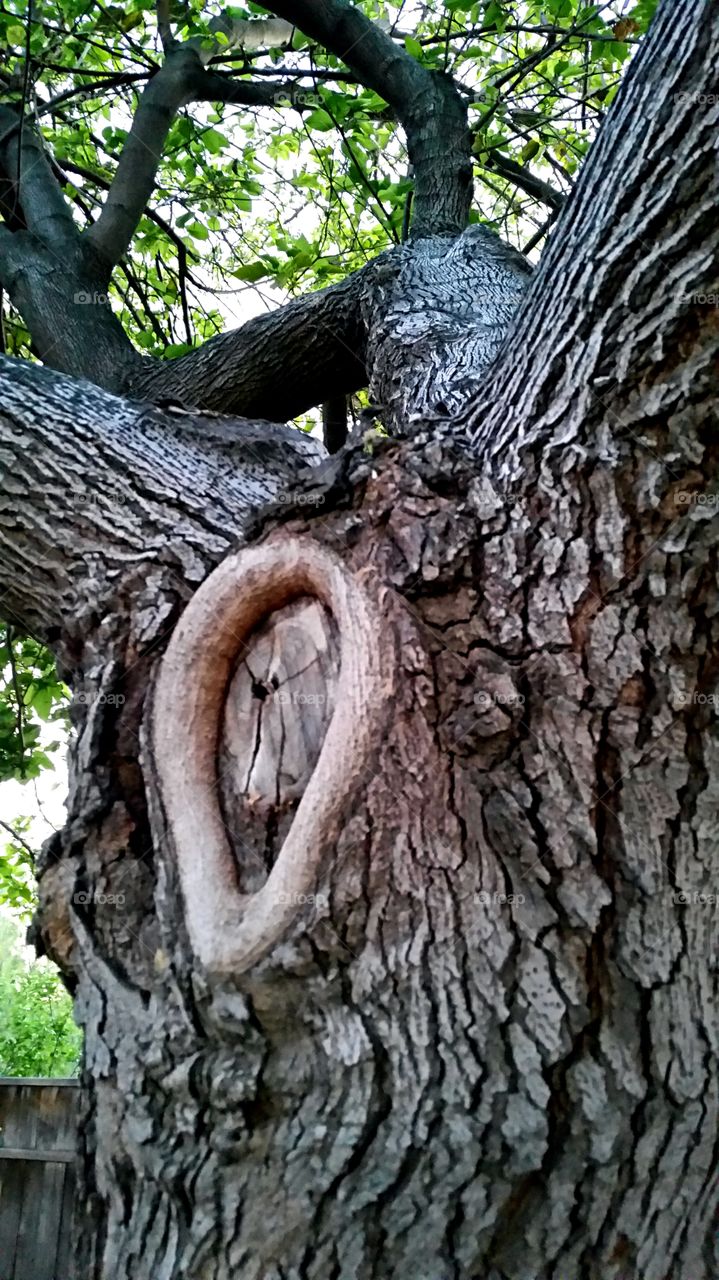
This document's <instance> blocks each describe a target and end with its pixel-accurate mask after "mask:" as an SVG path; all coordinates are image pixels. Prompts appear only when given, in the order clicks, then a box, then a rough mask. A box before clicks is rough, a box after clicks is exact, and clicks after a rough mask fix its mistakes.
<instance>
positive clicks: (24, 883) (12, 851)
mask: <svg viewBox="0 0 719 1280" xmlns="http://www.w3.org/2000/svg"><path fill="white" fill-rule="evenodd" d="M29 829H30V818H14V819H13V820H12V822H9V823H7V824H6V825H5V824H4V825H3V830H2V832H0V836H1V835H3V834H4V833H5V832H7V834H8V835H10V839H9V840H8V841H7V843H5V844H4V846H3V845H0V905H2V906H6V907H9V908H10V909H11V910H12V911H13V913H14V914H15V915H16V916H17V917H18V918H19V919H27V918H29V916H30V915H31V914H32V912H33V910H34V907H35V877H34V873H33V856H32V851H31V849H30V846H29V845H28V843H27V841H26V839H25V837H26V836H27V834H28V831H29ZM11 831H14V832H16V833H17V835H16V837H15V838H13V836H12V835H11Z"/></svg>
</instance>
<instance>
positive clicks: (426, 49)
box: [0, 0, 656, 356]
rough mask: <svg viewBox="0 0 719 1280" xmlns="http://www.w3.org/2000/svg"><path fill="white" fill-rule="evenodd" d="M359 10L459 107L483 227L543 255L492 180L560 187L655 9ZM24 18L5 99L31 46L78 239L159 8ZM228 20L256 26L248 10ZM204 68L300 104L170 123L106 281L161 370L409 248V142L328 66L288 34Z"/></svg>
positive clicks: (7, 65)
mask: <svg viewBox="0 0 719 1280" xmlns="http://www.w3.org/2000/svg"><path fill="white" fill-rule="evenodd" d="M356 2H357V3H359V4H360V6H361V7H362V8H363V9H364V11H365V12H366V13H367V15H368V16H370V17H372V18H374V19H382V20H383V22H384V23H385V26H386V27H388V28H389V30H390V31H391V32H392V34H393V37H394V38H395V40H396V42H397V46H398V48H399V49H401V50H403V51H404V52H406V53H408V54H409V55H410V56H411V57H413V58H416V59H417V60H418V61H420V62H422V64H423V65H424V66H426V67H427V68H430V69H432V70H434V71H438V72H450V73H451V74H452V75H453V76H454V78H455V80H456V82H457V84H458V85H459V87H460V90H461V92H462V93H464V95H465V96H466V99H467V101H468V103H469V105H470V107H471V111H470V117H471V126H472V133H473V152H474V157H475V205H476V213H475V216H477V217H480V218H481V219H482V220H484V221H486V222H488V223H489V224H490V225H493V226H495V227H496V228H497V229H499V230H500V231H501V232H502V233H503V234H504V235H505V236H506V237H507V238H509V239H510V240H512V241H513V242H514V243H516V244H518V245H519V246H520V247H522V246H523V245H525V244H526V243H527V241H528V238H530V237H531V238H532V239H535V238H536V240H537V243H541V238H542V235H543V234H544V232H545V231H546V229H547V226H548V223H549V220H550V210H549V209H547V208H546V207H545V206H544V205H542V204H540V203H538V202H537V200H536V199H535V198H534V197H532V196H528V195H527V194H525V192H524V191H523V190H522V188H521V186H517V185H515V183H514V182H512V181H510V180H508V179H507V177H506V176H504V175H503V174H502V171H501V161H502V158H503V157H504V158H508V159H510V160H513V161H515V162H516V163H517V164H519V165H521V166H526V167H527V168H528V169H530V171H531V172H532V173H534V174H536V176H538V177H541V178H542V179H543V180H544V181H545V182H546V181H549V182H551V183H553V184H554V185H555V186H556V187H558V188H559V189H560V190H562V191H564V192H567V191H569V189H570V188H571V184H572V182H573V180H574V178H575V175H576V173H577V169H578V167H579V165H580V164H581V161H582V159H583V157H584V156H585V154H586V151H587V148H588V146H589V145H590V142H591V139H592V137H593V136H594V134H595V132H596V129H597V127H598V125H599V124H600V122H601V119H602V117H603V115H604V113H605V112H606V109H607V107H608V106H609V104H610V102H611V101H612V98H613V97H614V95H615V93H616V89H617V85H618V84H619V81H620V78H621V75H622V72H623V70H624V68H625V67H626V64H627V61H628V59H629V58H630V56H631V54H632V52H633V51H634V48H635V46H636V44H637V42H638V41H639V40H640V39H641V37H642V35H643V33H644V32H645V30H646V28H647V25H648V22H649V20H650V18H651V15H652V13H653V11H654V8H655V7H656V0H639V2H638V3H635V4H632V2H631V0H609V2H608V3H602V4H586V3H582V2H581V0H482V2H480V0H475V2H474V3H472V2H471V0H436V2H435V3H433V4H431V5H422V6H415V5H411V6H408V5H405V4H400V3H397V2H395V3H387V4H380V3H376V2H375V0H356ZM32 12H33V21H32V23H31V24H30V26H29V29H28V3H27V0H9V2H8V3H6V4H5V5H3V7H2V11H1V12H0V63H2V78H1V79H0V96H8V97H10V98H12V97H14V98H15V99H17V96H18V92H19V86H21V85H22V80H23V73H24V68H25V44H26V39H27V36H28V31H29V42H30V52H31V64H30V76H31V80H32V81H33V82H34V86H35V92H36V94H37V102H38V113H39V114H38V117H37V118H38V121H39V123H40V125H41V127H42V128H43V129H44V131H45V136H46V138H47V141H48V143H49V145H50V146H51V148H52V151H53V153H54V157H55V159H56V161H57V162H58V164H59V166H60V167H61V169H62V171H63V172H64V174H65V177H66V183H65V191H66V194H67V196H68V198H69V199H70V200H71V202H72V203H73V207H74V209H75V213H76V216H77V220H78V223H79V224H81V225H86V224H87V223H88V222H89V221H90V220H92V219H93V218H94V216H95V213H96V210H97V208H98V205H99V203H100V202H101V201H102V200H103V199H104V196H105V193H106V189H107V186H108V183H109V182H110V181H111V179H112V176H113V173H114V170H115V166H116V162H117V158H118V155H119V153H120V151H121V149H122V145H123V142H124V140H125V137H126V135H127V131H128V129H129V127H130V124H131V121H132V116H133V112H134V110H135V108H136V105H137V101H138V96H139V94H140V93H141V92H142V90H143V88H144V85H145V84H146V83H147V78H148V76H149V75H150V74H151V72H152V70H153V68H154V67H156V66H157V62H158V60H161V58H162V50H161V47H160V43H159V38H158V31H157V18H156V6H155V4H154V3H145V2H144V0H130V3H128V4H124V5H107V6H98V5H87V4H86V3H85V0H52V3H50V0H34V4H33V10H32ZM213 12H216V7H213V6H212V5H208V4H205V3H203V0H190V2H189V3H183V4H182V5H180V4H179V3H173V4H172V5H171V14H172V18H173V22H174V24H175V34H176V35H177V36H178V37H179V38H180V39H186V38H188V37H191V36H196V37H199V38H201V39H202V40H204V41H209V40H210V39H212V38H213V37H212V35H211V31H210V27H209V25H208V23H209V19H210V17H211V16H212V13H213ZM232 12H233V15H234V16H236V17H239V18H243V17H244V18H248V17H254V16H266V13H265V11H263V10H262V9H261V8H260V6H258V5H254V4H246V5H238V6H235V7H234V8H233V10H232ZM418 15H420V16H419V17H418ZM214 67H215V69H217V70H220V71H222V72H225V73H226V72H232V73H233V74H235V75H244V76H249V77H250V78H251V77H252V76H254V77H255V78H256V79H257V80H260V79H261V80H262V82H263V83H267V82H268V79H270V80H271V79H272V78H276V79H277V81H279V82H284V83H286V82H287V78H288V76H290V75H291V76H292V77H293V80H294V83H295V84H297V85H298V86H299V87H301V88H302V90H303V93H302V101H301V102H299V103H298V104H297V105H296V106H291V105H290V103H289V99H288V98H287V96H286V95H284V96H283V95H282V94H278V97H277V101H276V105H275V106H273V107H266V108H261V109H260V108H257V109H254V108H252V109H251V108H247V107H242V106H230V105H219V106H217V108H213V107H212V106H211V105H206V104H196V105H193V106H189V107H187V108H186V109H184V110H183V111H182V112H181V113H180V114H179V116H178V117H177V119H176V120H175V122H174V124H173V126H172V129H171V132H170V136H169V139H168V143H167V146H166V149H165V155H164V158H163V161H162V164H161V166H160V169H159V172H158V177H157V185H156V190H155V194H154V197H153V200H152V202H151V208H150V209H149V210H148V211H147V214H146V216H145V217H143V219H142V221H141V223H140V226H139V228H138V231H137V234H136V236H135V240H134V244H133V248H132V252H131V253H130V254H129V255H128V258H127V261H126V263H125V265H124V267H123V268H122V269H121V270H120V271H118V272H117V273H116V277H115V280H114V282H113V285H112V298H113V305H114V307H115V309H116V311H117V313H118V314H119V316H120V319H121V320H122V322H123V324H124V325H125V327H126V329H127V330H128V332H129V333H130V335H131V336H132V338H133V341H134V342H135V343H136V344H137V345H138V346H139V347H140V348H141V349H142V350H144V351H146V352H148V353H152V354H154V355H167V356H175V355H178V354H181V353H182V352H183V351H185V350H187V349H188V347H189V346H191V345H194V344H196V343H199V342H201V341H203V340H204V339H206V338H207V337H209V336H211V335H212V334H213V333H215V332H217V331H218V330H220V329H223V328H226V327H227V322H228V317H230V319H231V317H232V316H233V315H234V314H235V313H236V312H237V313H238V319H239V318H242V316H243V315H245V314H247V304H248V301H251V302H252V307H253V310H258V309H262V307H263V306H264V305H266V304H267V303H268V302H269V301H272V302H274V301H276V300H278V299H279V298H281V297H282V296H283V295H285V296H286V295H288V294H289V295H292V294H295V293H298V292H302V291H306V290H307V289H312V288H317V287H319V286H321V285H324V284H328V283H330V282H332V281H333V280H336V279H338V278H340V277H341V276H343V275H344V274H345V273H346V272H347V271H348V270H351V269H353V268H354V267H357V266H359V265H361V264H362V263H363V262H365V261H366V260H367V259H368V258H369V257H372V256H374V255H375V254H376V253H378V252H379V251H380V250H382V249H383V248H385V247H386V246H387V245H388V244H390V243H393V242H395V241H397V240H398V239H400V238H401V235H402V228H403V222H404V218H405V211H406V206H407V201H408V193H409V191H410V188H411V176H410V175H409V173H408V168H407V157H406V153H405V147H404V141H403V138H402V135H401V131H400V130H399V128H398V125H397V122H396V120H395V119H394V117H393V114H392V112H391V111H390V110H389V108H388V107H387V104H386V103H385V102H383V100H382V99H381V98H380V97H378V95H377V94H376V93H374V92H372V91H370V90H368V89H365V88H363V87H362V86H361V85H358V84H356V83H355V82H354V80H353V77H352V76H351V75H350V74H349V73H348V72H347V71H346V70H345V69H344V68H343V67H342V65H341V63H340V62H339V61H338V59H337V58H335V57H334V56H332V55H331V54H328V53H327V52H325V51H324V50H323V49H321V48H319V47H316V46H313V45H311V43H310V42H309V41H308V40H306V39H305V38H304V37H302V36H301V34H300V33H298V32H295V34H294V37H293V39H292V41H291V44H290V46H289V47H283V48H267V49H260V50H257V51H254V52H247V53H241V52H238V50H237V49H234V50H233V49H232V48H230V47H229V46H226V42H225V43H224V44H222V43H221V44H220V45H219V46H217V48H216V56H215V58H214ZM535 229H536V235H533V232H535ZM268 291H269V292H268ZM252 293H254V294H256V295H257V298H255V299H252V298H251V296H250V295H251V294H252ZM6 328H7V332H8V343H9V347H10V349H11V351H13V352H17V353H18V354H27V353H28V350H29V348H28V335H27V332H26V330H25V327H24V325H23V324H22V322H21V320H20V319H19V317H17V316H16V315H15V314H14V313H13V314H10V315H9V316H7V317H6Z"/></svg>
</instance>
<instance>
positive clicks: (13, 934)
mask: <svg viewBox="0 0 719 1280" xmlns="http://www.w3.org/2000/svg"><path fill="white" fill-rule="evenodd" d="M21 933H22V931H21V928H20V926H19V924H18V923H16V922H15V921H12V920H9V919H0V957H2V958H1V959H0V1075H5V1076H69V1075H74V1074H76V1072H77V1069H78V1063H79V1059H80V1050H81V1044H82V1037H81V1033H80V1031H79V1029H78V1028H77V1027H76V1026H75V1023H74V1022H73V1018H72V1001H71V999H70V996H69V995H68V993H67V991H66V990H65V988H64V986H63V985H62V982H61V981H60V977H59V974H58V972H57V970H56V969H55V967H54V966H53V965H51V964H50V963H49V962H48V961H47V960H36V961H34V962H28V961H27V959H26V958H25V957H24V956H23V954H22V948H21V942H22V937H21Z"/></svg>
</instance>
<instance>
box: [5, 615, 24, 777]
mask: <svg viewBox="0 0 719 1280" xmlns="http://www.w3.org/2000/svg"><path fill="white" fill-rule="evenodd" d="M14 634H15V632H14V628H13V627H7V628H6V630H5V648H6V649H7V656H8V662H9V664H10V679H11V683H12V687H13V692H14V694H15V704H16V708H17V710H16V713H15V717H16V722H17V733H18V741H19V743H20V760H19V762H18V768H19V770H20V777H21V778H23V779H24V777H25V724H24V716H23V709H22V708H23V702H22V692H21V689H20V681H19V680H18V676H17V666H16V664H15V653H14V651H13V647H12V642H13V639H14Z"/></svg>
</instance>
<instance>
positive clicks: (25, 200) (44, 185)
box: [0, 104, 79, 250]
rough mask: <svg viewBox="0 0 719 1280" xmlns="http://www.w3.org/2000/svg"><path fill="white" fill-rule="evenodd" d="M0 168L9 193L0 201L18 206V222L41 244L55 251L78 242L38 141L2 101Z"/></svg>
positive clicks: (67, 210)
mask: <svg viewBox="0 0 719 1280" xmlns="http://www.w3.org/2000/svg"><path fill="white" fill-rule="evenodd" d="M21 130H22V148H21V147H20V134H21ZM18 164H19V165H20V190H19V193H18V191H17V172H18ZM0 170H2V177H3V178H4V185H5V186H6V188H7V190H8V191H9V192H10V195H9V196H6V197H5V199H4V203H5V204H8V205H9V207H13V205H17V206H19V208H20V210H21V211H22V222H23V224H24V226H25V227H27V229H28V230H29V231H32V232H34V234H35V235H37V236H38V238H39V239H40V240H42V242H43V243H44V244H45V245H47V246H49V247H54V248H55V249H58V250H62V249H64V248H65V247H66V246H67V245H68V244H73V245H76V244H77V243H78V240H79V233H78V231H77V228H76V227H75V224H74V222H73V220H72V214H71V212H70V207H69V205H68V203H67V201H66V200H65V197H64V196H63V194H62V192H61V190H60V188H59V186H58V184H57V182H56V181H55V178H54V177H53V173H52V169H51V167H50V162H49V160H48V157H47V155H46V152H45V148H44V146H43V144H42V140H41V139H40V138H39V137H38V135H37V134H36V133H35V132H34V131H33V130H32V129H31V128H29V127H28V126H27V125H22V126H21V122H20V117H19V115H18V113H17V112H16V111H15V110H14V109H13V108H12V107H9V106H7V105H3V104H0ZM14 197H17V199H15V198H14Z"/></svg>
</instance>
